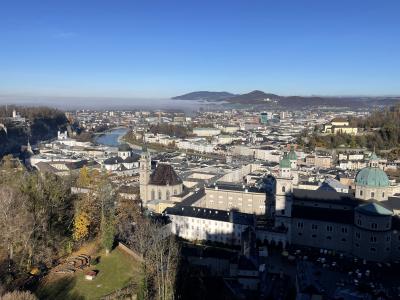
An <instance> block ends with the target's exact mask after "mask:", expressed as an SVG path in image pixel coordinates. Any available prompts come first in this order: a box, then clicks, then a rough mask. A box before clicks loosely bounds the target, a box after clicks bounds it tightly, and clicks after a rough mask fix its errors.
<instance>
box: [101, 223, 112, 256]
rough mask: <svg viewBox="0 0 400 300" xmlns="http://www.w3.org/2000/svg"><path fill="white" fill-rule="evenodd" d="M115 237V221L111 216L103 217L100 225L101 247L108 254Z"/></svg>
mask: <svg viewBox="0 0 400 300" xmlns="http://www.w3.org/2000/svg"><path fill="white" fill-rule="evenodd" d="M114 239H115V222H114V218H113V217H112V216H110V217H104V218H103V219H102V226H101V243H102V245H103V248H104V249H105V250H106V254H108V253H109V252H110V251H111V249H112V247H113V245H114Z"/></svg>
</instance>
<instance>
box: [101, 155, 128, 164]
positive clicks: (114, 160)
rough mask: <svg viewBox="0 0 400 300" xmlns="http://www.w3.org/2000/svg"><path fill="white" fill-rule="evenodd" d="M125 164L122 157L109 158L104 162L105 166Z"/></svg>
mask: <svg viewBox="0 0 400 300" xmlns="http://www.w3.org/2000/svg"><path fill="white" fill-rule="evenodd" d="M123 162H124V160H123V159H122V158H121V157H119V156H114V157H110V158H107V159H106V160H105V161H104V164H105V165H116V164H121V163H123Z"/></svg>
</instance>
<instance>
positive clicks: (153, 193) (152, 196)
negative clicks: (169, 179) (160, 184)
mask: <svg viewBox="0 0 400 300" xmlns="http://www.w3.org/2000/svg"><path fill="white" fill-rule="evenodd" d="M176 194H178V192H177V190H174V195H176ZM170 196H171V194H170V192H169V191H167V192H166V198H167V200H168V199H169V197H170ZM155 199H156V192H155V191H154V190H151V200H155ZM158 200H162V193H161V191H158Z"/></svg>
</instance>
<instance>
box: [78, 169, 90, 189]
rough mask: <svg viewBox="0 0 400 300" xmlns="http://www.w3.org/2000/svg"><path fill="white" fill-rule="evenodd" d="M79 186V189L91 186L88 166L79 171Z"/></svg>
mask: <svg viewBox="0 0 400 300" xmlns="http://www.w3.org/2000/svg"><path fill="white" fill-rule="evenodd" d="M77 185H78V186H79V187H89V185H90V174H89V170H88V168H87V167H86V166H84V167H83V168H82V169H80V171H79V177H78V180H77Z"/></svg>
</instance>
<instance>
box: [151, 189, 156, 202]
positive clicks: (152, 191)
mask: <svg viewBox="0 0 400 300" xmlns="http://www.w3.org/2000/svg"><path fill="white" fill-rule="evenodd" d="M155 199H156V193H155V192H154V190H151V200H155Z"/></svg>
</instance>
